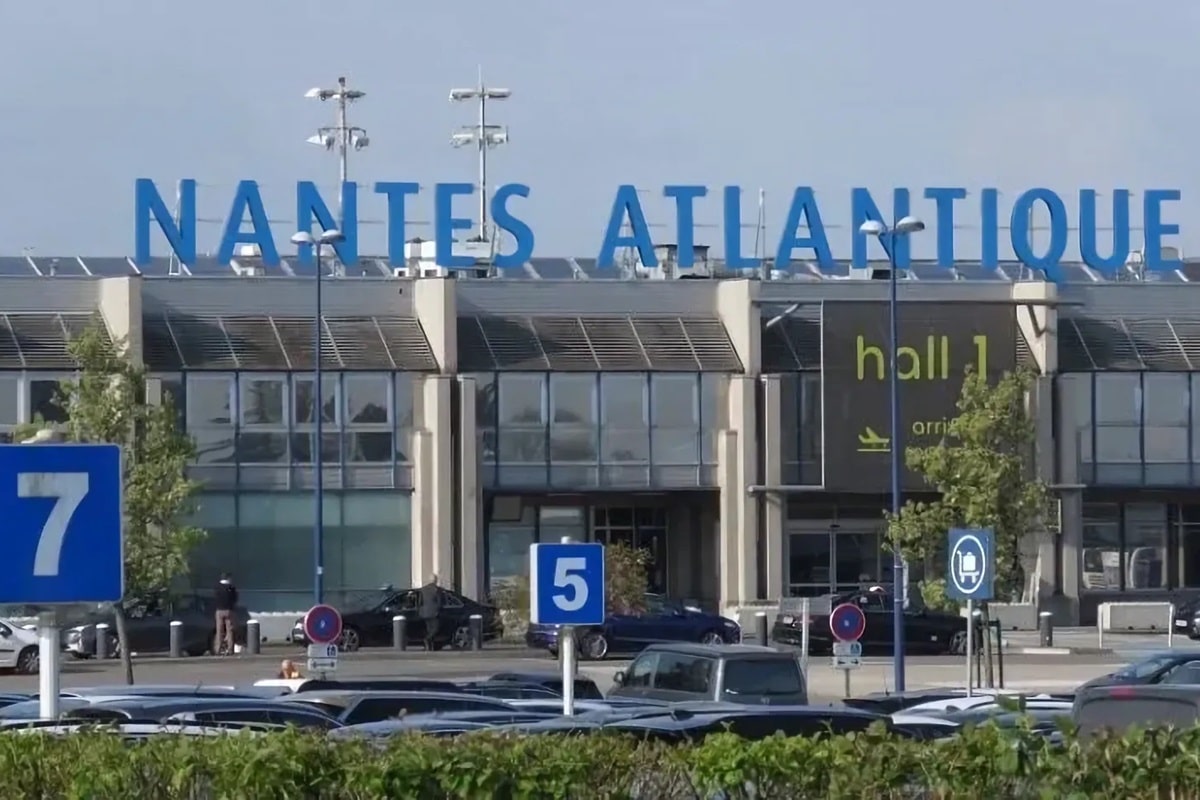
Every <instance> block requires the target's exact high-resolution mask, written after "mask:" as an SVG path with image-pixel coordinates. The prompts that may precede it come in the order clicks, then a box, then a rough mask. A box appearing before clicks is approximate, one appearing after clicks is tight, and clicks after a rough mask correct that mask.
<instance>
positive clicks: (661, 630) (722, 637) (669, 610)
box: [525, 594, 742, 661]
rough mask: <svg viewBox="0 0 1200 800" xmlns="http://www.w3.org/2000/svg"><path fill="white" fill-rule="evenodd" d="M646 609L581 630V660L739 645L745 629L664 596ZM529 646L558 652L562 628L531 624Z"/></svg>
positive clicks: (614, 616)
mask: <svg viewBox="0 0 1200 800" xmlns="http://www.w3.org/2000/svg"><path fill="white" fill-rule="evenodd" d="M643 605H644V609H643V610H642V611H640V612H638V613H635V614H609V615H608V617H606V618H605V620H604V624H603V625H598V626H596V627H594V628H580V629H578V631H577V632H576V635H577V636H578V637H579V638H578V640H577V641H578V643H579V645H578V647H579V657H580V658H582V659H588V660H593V661H595V660H599V659H602V658H604V657H605V656H607V655H609V654H610V653H627V654H628V653H637V652H640V651H641V650H642V649H643V648H644V647H646V646H647V645H650V644H657V643H660V642H696V643H698V644H737V643H738V642H740V641H741V640H742V629H741V627H740V626H739V625H738V624H737V623H736V622H734V621H733V620H731V619H726V618H725V617H722V616H720V615H718V614H709V613H708V612H706V611H701V610H700V609H698V608H695V607H692V606H685V605H683V604H682V603H678V602H676V601H674V600H670V599H668V598H667V597H665V596H664V595H661V594H647V595H646V599H645V603H644V604H643ZM525 644H527V645H528V646H529V647H531V648H534V649H537V650H548V651H550V653H551V654H555V655H557V653H558V628H557V627H555V626H554V625H530V626H529V628H528V629H527V630H526V632H525Z"/></svg>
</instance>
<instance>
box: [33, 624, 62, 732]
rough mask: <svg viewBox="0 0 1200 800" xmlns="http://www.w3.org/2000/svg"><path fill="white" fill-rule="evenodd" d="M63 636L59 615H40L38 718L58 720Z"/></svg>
mask: <svg viewBox="0 0 1200 800" xmlns="http://www.w3.org/2000/svg"><path fill="white" fill-rule="evenodd" d="M61 642H62V638H61V634H60V633H59V630H58V613H57V612H56V611H55V610H54V609H47V610H45V611H43V612H41V613H40V614H38V716H39V717H41V718H42V719H58V708H59V703H58V695H59V693H60V692H61V691H62V663H61V661H60V657H61V656H62V647H61Z"/></svg>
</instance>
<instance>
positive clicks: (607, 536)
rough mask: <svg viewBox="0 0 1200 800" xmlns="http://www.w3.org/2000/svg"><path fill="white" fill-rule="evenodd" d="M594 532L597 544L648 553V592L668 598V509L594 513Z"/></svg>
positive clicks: (610, 509) (601, 509) (609, 509)
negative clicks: (616, 545) (620, 545)
mask: <svg viewBox="0 0 1200 800" xmlns="http://www.w3.org/2000/svg"><path fill="white" fill-rule="evenodd" d="M592 532H593V534H594V535H595V537H596V541H597V542H600V543H601V544H603V545H605V546H606V547H607V546H609V545H614V544H623V545H625V546H626V547H630V548H633V549H634V550H645V551H646V553H647V554H648V559H647V563H646V588H647V590H648V591H651V592H656V593H661V594H665V593H666V591H667V511H666V509H664V508H613V507H603V506H600V507H596V508H593V509H592Z"/></svg>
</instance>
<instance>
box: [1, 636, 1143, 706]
mask: <svg viewBox="0 0 1200 800" xmlns="http://www.w3.org/2000/svg"><path fill="white" fill-rule="evenodd" d="M302 655H303V653H302V651H300V650H298V649H296V648H285V647H280V648H270V650H269V651H267V652H264V653H263V654H261V655H258V656H244V655H243V656H230V657H225V658H213V657H201V658H184V659H177V660H172V659H168V658H160V657H153V658H151V657H147V658H140V659H135V660H134V679H135V681H136V682H137V683H144V684H208V685H234V686H240V685H246V684H250V683H253V682H254V681H256V680H259V679H262V678H271V677H274V675H275V672H276V671H277V670H278V668H279V662H280V660H281V659H284V658H290V657H300V658H301V661H302ZM1128 660H1129V659H1128V658H1127V657H1125V656H1124V655H1123V654H1119V653H1114V654H1094V655H1065V656H1064V655H1025V654H1020V655H1017V654H1014V655H1009V656H1006V658H1005V663H1004V670H1005V684H1006V685H1007V686H1009V687H1011V688H1017V689H1047V690H1053V689H1057V690H1061V689H1065V688H1070V687H1073V686H1075V685H1076V684H1078V683H1079V682H1080V681H1083V680H1086V679H1088V678H1091V677H1093V676H1095V675H1100V674H1102V673H1104V672H1108V671H1110V670H1111V669H1112V668H1113V665H1114V664H1120V663H1124V662H1125V661H1128ZM628 663H629V662H628V660H607V661H603V662H585V663H583V664H582V665H581V666H580V672H581V673H582V674H585V675H587V676H588V677H591V678H592V679H593V680H595V681H596V683H597V684H598V685H599V687H600V689H601V690H602V691H607V690H608V689H609V687H611V686H612V680H613V674H614V673H616V672H617V671H618V670H620V669H623V668H624V667H626V666H627V665H628ZM906 665H907V684H908V688H910V689H915V688H922V687H932V686H953V685H962V684H963V683H964V681H965V679H966V667H965V662H964V660H963V659H962V658H954V657H948V656H930V657H910V658H908V659H907V660H906ZM558 668H559V667H558V664H557V662H556V661H554V660H553V659H552V658H550V657H548V656H546V655H545V654H544V653H539V652H536V651H531V650H524V649H500V648H496V649H487V650H482V651H479V652H439V653H425V652H422V651H411V652H406V653H402V654H399V653H394V652H391V651H389V650H364V651H361V652H358V653H351V654H346V655H343V656H342V658H341V659H340V660H339V663H338V671H337V675H339V676H353V677H384V676H387V677H425V678H433V677H437V678H453V679H469V678H482V677H486V676H488V675H492V674H494V673H497V672H502V671H542V670H545V671H547V672H551V671H555V670H557V669H558ZM808 677H809V693H810V697H811V700H812V702H814V703H828V702H836V701H837V700H839V699H840V698H841V697H842V694H843V691H844V684H843V676H842V673H841V672H840V671H838V670H835V669H833V668H832V666H830V664H829V660H828V659H827V658H820V657H814V658H813V659H812V661H811V662H810V665H809V676H808ZM122 683H124V674H123V671H122V668H121V663H120V661H117V660H109V661H104V662H95V661H74V660H71V659H66V660H65V661H64V666H63V676H62V685H63V688H64V689H65V688H69V687H72V686H109V685H117V684H122ZM37 688H38V679H37V676H19V675H3V676H0V691H12V692H36V691H37ZM891 688H893V685H892V662H891V659H890V658H866V659H863V665H862V667H860V668H859V669H857V670H855V671H853V672H852V673H851V689H852V691H853V693H854V694H865V693H867V692H875V691H884V690H889V689H891Z"/></svg>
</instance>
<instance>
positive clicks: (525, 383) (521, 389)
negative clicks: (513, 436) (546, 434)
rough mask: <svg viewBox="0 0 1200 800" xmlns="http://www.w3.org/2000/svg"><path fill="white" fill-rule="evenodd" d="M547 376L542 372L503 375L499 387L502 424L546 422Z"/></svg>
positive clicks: (498, 394)
mask: <svg viewBox="0 0 1200 800" xmlns="http://www.w3.org/2000/svg"><path fill="white" fill-rule="evenodd" d="M545 389H546V376H545V375H543V374H542V373H540V372H539V373H511V374H507V375H501V376H500V381H499V386H498V388H497V399H498V400H499V403H500V425H501V426H504V425H509V424H513V423H515V424H517V425H530V424H534V425H537V424H542V425H544V424H545V423H546V396H545V395H546V392H545Z"/></svg>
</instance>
